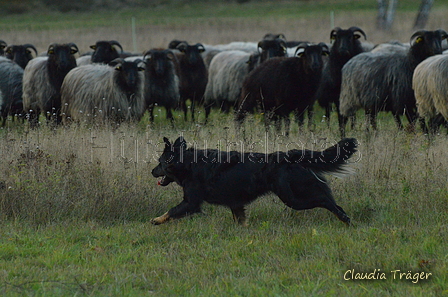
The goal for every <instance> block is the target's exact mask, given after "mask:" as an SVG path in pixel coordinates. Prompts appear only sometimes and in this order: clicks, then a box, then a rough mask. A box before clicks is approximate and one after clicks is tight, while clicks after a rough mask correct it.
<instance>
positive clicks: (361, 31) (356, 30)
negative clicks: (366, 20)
mask: <svg viewBox="0 0 448 297" xmlns="http://www.w3.org/2000/svg"><path fill="white" fill-rule="evenodd" d="M349 30H350V31H352V32H353V33H355V32H359V33H361V34H362V36H364V39H366V40H367V36H366V33H364V31H363V30H361V28H358V27H350V28H349Z"/></svg>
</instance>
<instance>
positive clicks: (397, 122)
mask: <svg viewBox="0 0 448 297" xmlns="http://www.w3.org/2000/svg"><path fill="white" fill-rule="evenodd" d="M394 120H395V123H396V124H397V127H398V129H399V130H403V124H402V123H401V119H400V115H399V114H396V113H394ZM410 123H411V125H412V121H411V122H410Z"/></svg>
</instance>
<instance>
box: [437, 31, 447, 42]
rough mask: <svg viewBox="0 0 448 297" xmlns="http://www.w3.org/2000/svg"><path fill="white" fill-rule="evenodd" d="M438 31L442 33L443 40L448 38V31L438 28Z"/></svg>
mask: <svg viewBox="0 0 448 297" xmlns="http://www.w3.org/2000/svg"><path fill="white" fill-rule="evenodd" d="M436 32H439V33H440V36H442V40H443V39H446V38H448V33H446V31H445V30H442V29H438V30H436Z"/></svg>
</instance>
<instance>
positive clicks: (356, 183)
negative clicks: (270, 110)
mask: <svg viewBox="0 0 448 297" xmlns="http://www.w3.org/2000/svg"><path fill="white" fill-rule="evenodd" d="M159 115H160V116H159V117H158V118H156V123H155V125H154V127H148V126H146V125H144V122H141V123H139V125H137V126H133V125H131V126H127V125H124V126H123V127H121V128H119V129H118V130H115V131H112V130H109V129H100V128H92V129H89V128H87V127H79V128H76V127H72V128H70V129H64V128H61V129H57V130H52V129H50V128H47V127H45V126H44V127H42V128H41V129H39V130H27V129H26V125H25V127H23V126H17V123H10V122H8V125H9V128H8V129H6V130H5V129H3V130H2V132H1V136H2V142H1V145H0V146H1V149H2V152H3V153H2V156H3V157H2V160H1V164H2V165H1V166H2V171H1V174H0V181H1V182H2V185H3V187H2V189H1V190H0V195H1V196H0V197H2V198H1V200H0V213H1V223H0V267H2V268H1V270H0V279H1V283H0V293H1V294H2V295H3V296H27V295H33V296H78V295H87V296H142V295H143V296H144V295H148V294H156V295H159V296H297V295H308V296H309V295H313V296H331V295H336V294H339V295H344V296H347V295H351V296H372V295H374V296H397V295H405V294H407V295H410V296H423V295H425V296H443V295H446V294H448V286H447V284H448V279H447V278H448V275H447V274H446V271H447V269H448V263H447V262H448V261H447V260H448V254H447V249H446V246H448V240H447V239H448V229H447V212H448V187H447V182H446V168H447V166H448V164H447V162H448V158H447V156H446V150H445V147H446V144H447V141H448V139H447V138H446V136H444V135H441V136H438V137H436V138H435V139H433V140H432V141H430V140H428V138H427V136H425V135H423V134H421V133H420V132H417V133H407V132H400V131H397V130H396V128H395V124H394V123H393V121H392V117H391V116H390V115H388V114H382V115H381V116H380V117H379V121H380V123H379V124H380V125H379V127H380V129H381V130H380V131H378V132H377V133H372V134H366V132H365V131H364V127H363V124H362V118H363V117H362V114H361V113H360V114H359V121H358V122H359V123H358V126H357V127H356V130H355V131H349V132H348V134H349V136H354V137H356V138H358V140H359V141H360V147H359V151H360V153H359V154H358V155H356V156H355V160H356V162H355V163H353V165H352V166H353V168H355V170H356V174H355V175H351V176H348V177H346V178H344V179H335V178H330V181H331V184H332V188H333V191H334V193H335V196H336V199H337V201H338V204H339V205H341V206H342V207H343V208H344V209H345V210H346V212H347V213H348V215H349V216H350V217H351V218H352V221H353V223H354V225H353V226H352V227H349V228H347V227H345V225H344V224H342V223H341V222H340V221H339V220H337V218H335V217H334V216H333V215H332V214H331V213H330V212H328V211H326V210H323V209H313V210H308V211H300V212H297V211H293V210H291V209H289V208H287V207H285V206H284V205H283V204H282V203H281V202H280V200H279V199H277V198H276V197H274V196H266V197H263V198H261V199H259V200H257V201H256V202H255V203H253V204H251V205H250V206H249V209H248V213H249V226H248V227H245V228H244V227H241V226H238V225H236V224H235V223H234V222H233V220H232V218H231V213H230V211H229V210H228V209H225V208H223V207H219V206H212V205H204V213H203V214H200V215H195V216H192V217H188V218H183V219H180V220H176V221H172V222H169V223H166V224H164V225H161V226H153V225H151V224H150V222H149V221H150V219H151V218H153V217H156V216H158V215H160V214H162V213H164V212H165V211H166V210H168V209H169V208H170V207H172V206H174V205H176V204H177V203H178V202H179V201H180V199H181V195H182V193H181V189H180V187H179V186H177V185H170V186H168V187H166V188H160V187H157V186H156V179H154V178H152V177H151V175H150V170H151V169H152V167H154V166H155V164H156V160H154V158H155V157H157V156H158V152H157V147H158V146H157V143H158V142H159V141H161V137H162V136H163V135H167V136H168V137H170V138H171V139H173V138H175V137H177V135H179V134H180V133H182V134H183V135H184V136H185V138H186V139H187V141H190V142H192V141H197V143H198V145H199V146H202V145H204V140H205V139H207V140H208V141H209V142H208V145H209V147H212V146H214V145H216V144H218V143H219V141H223V143H225V141H229V142H238V141H240V139H239V138H238V137H235V136H234V134H233V132H229V130H230V131H233V129H234V125H233V122H232V117H231V116H226V115H221V114H219V113H217V112H213V114H212V121H211V124H210V125H209V126H204V125H200V124H199V125H198V124H192V123H184V122H183V120H176V123H175V127H174V128H171V127H170V126H169V125H167V122H166V121H165V120H164V119H161V118H163V115H164V113H163V111H160V114H159ZM321 115H322V110H320V109H318V110H317V115H316V127H315V128H314V129H313V130H312V131H309V130H304V131H302V132H299V131H298V130H297V127H295V125H294V127H293V133H292V136H291V137H290V138H289V139H284V137H278V136H276V135H275V134H273V133H272V132H271V133H270V134H268V136H267V137H268V138H267V139H268V145H267V148H266V147H265V146H266V143H264V141H265V140H266V135H265V132H264V129H263V125H262V123H260V119H259V117H253V118H251V119H248V122H249V123H247V125H246V126H245V129H246V136H247V138H246V140H244V141H245V142H246V143H247V144H249V143H253V144H254V146H255V150H258V151H264V150H265V149H267V150H268V151H274V150H276V149H277V147H276V145H277V144H278V143H280V147H284V145H286V144H287V143H288V141H293V142H301V143H304V144H305V147H307V148H311V147H316V148H319V149H320V145H321V143H323V142H328V141H329V142H331V141H333V140H337V139H338V138H339V137H338V132H337V129H336V127H335V126H336V125H335V123H333V124H332V125H331V127H330V129H329V128H327V126H326V124H325V123H321V122H319V121H318V119H320V118H321ZM144 121H146V119H144ZM224 127H229V129H225V128H224ZM324 138H326V139H324ZM277 141H278V142H277ZM280 141H283V142H280ZM56 143H57V145H55V144H56ZM148 143H150V144H149V145H148ZM137 144H138V145H137ZM37 146H38V147H39V148H37ZM148 146H150V147H151V148H152V149H151V150H150V152H149V155H148V154H147V147H148ZM105 147H107V148H105ZM92 148H95V149H92ZM123 148H124V149H125V150H124V151H122V149H123ZM136 151H138V156H139V159H136V154H135V152H136ZM153 157H154V158H153ZM410 160H412V161H410ZM351 269H354V270H355V271H356V272H363V273H366V272H373V271H374V270H375V269H377V270H378V269H380V270H381V272H384V273H386V277H387V280H370V281H360V280H344V274H345V272H346V271H348V270H351ZM394 270H400V271H401V272H405V273H406V272H408V271H411V272H412V275H414V274H415V273H417V272H418V273H420V272H427V273H431V274H432V275H431V276H430V277H429V279H428V280H426V281H424V280H419V281H418V282H417V283H412V281H413V280H412V279H411V280H406V279H401V280H400V279H395V280H394V279H393V278H392V277H393V275H392V273H391V271H394Z"/></svg>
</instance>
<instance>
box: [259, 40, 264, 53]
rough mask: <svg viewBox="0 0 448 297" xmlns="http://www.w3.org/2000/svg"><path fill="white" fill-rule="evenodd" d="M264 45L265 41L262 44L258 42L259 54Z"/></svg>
mask: <svg viewBox="0 0 448 297" xmlns="http://www.w3.org/2000/svg"><path fill="white" fill-rule="evenodd" d="M264 44H265V41H264V40H261V41H260V42H258V45H257V50H258V53H260V48H261V49H263V46H264Z"/></svg>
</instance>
